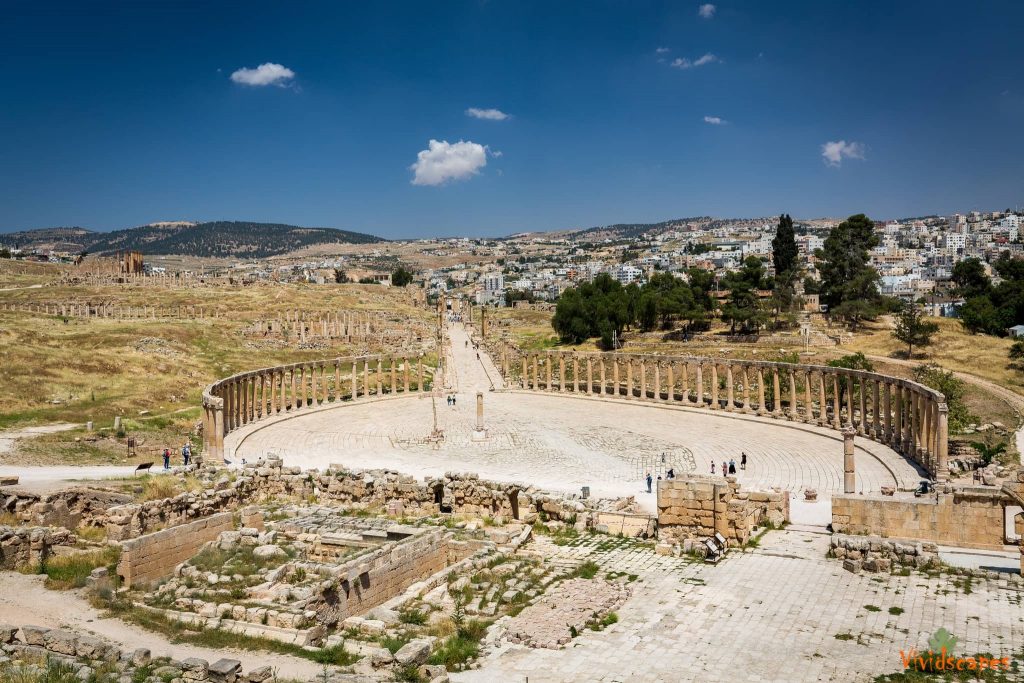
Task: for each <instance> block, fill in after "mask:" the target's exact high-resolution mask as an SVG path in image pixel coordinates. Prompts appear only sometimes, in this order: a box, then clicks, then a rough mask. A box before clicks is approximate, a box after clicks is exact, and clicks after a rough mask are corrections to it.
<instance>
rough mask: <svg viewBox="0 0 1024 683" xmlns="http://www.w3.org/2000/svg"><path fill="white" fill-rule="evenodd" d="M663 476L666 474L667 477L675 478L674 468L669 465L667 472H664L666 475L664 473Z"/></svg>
mask: <svg viewBox="0 0 1024 683" xmlns="http://www.w3.org/2000/svg"><path fill="white" fill-rule="evenodd" d="M665 476H666V477H667V478H668V479H675V478H676V471H675V470H674V469H672V468H671V467H669V468H668V472H667V473H666V475H665Z"/></svg>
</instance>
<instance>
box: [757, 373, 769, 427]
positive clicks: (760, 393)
mask: <svg viewBox="0 0 1024 683" xmlns="http://www.w3.org/2000/svg"><path fill="white" fill-rule="evenodd" d="M766 412H767V410H766V409H765V406H764V368H762V367H761V366H760V365H758V366H757V414H758V415H764V414H765V413H766Z"/></svg>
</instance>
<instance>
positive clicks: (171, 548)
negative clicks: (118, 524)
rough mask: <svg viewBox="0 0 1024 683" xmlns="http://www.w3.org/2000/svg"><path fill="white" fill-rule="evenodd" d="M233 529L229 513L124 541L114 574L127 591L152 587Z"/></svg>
mask: <svg viewBox="0 0 1024 683" xmlns="http://www.w3.org/2000/svg"><path fill="white" fill-rule="evenodd" d="M232 528H234V522H233V520H232V513H230V512H221V513H218V514H215V515H213V516H211V517H207V518H205V519H199V520H196V521H194V522H189V523H188V524H181V525H179V526H175V527H171V528H170V529H164V530H163V531H157V532H154V533H152V534H147V535H145V536H140V537H139V538H136V539H133V540H130V541H124V542H122V544H121V547H122V549H123V550H122V552H121V561H120V562H119V563H118V565H117V574H118V576H120V577H121V580H122V582H123V583H124V585H125V587H127V588H131V587H132V585H133V584H138V583H153V582H155V581H158V580H160V579H162V578H164V577H167V576H170V575H171V574H173V573H174V568H175V567H176V566H177V565H179V564H181V563H182V562H184V561H185V560H188V559H190V558H192V557H193V556H194V555H195V554H196V553H197V552H199V549H200V548H202V547H203V545H204V544H205V543H207V542H208V541H213V540H216V538H217V537H218V536H219V535H220V533H221V532H222V531H231V529H232Z"/></svg>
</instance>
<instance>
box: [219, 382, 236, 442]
mask: <svg viewBox="0 0 1024 683" xmlns="http://www.w3.org/2000/svg"><path fill="white" fill-rule="evenodd" d="M221 393H222V394H223V398H224V426H225V428H226V429H227V430H229V431H230V430H231V429H234V425H233V424H232V421H231V383H230V382H226V383H225V384H223V385H222V386H221Z"/></svg>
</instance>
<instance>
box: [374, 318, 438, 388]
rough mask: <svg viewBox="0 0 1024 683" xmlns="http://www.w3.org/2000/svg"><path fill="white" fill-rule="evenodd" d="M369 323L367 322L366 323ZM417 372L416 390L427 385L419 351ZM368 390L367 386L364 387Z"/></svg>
mask: <svg viewBox="0 0 1024 683" xmlns="http://www.w3.org/2000/svg"><path fill="white" fill-rule="evenodd" d="M367 324H369V323H367ZM416 365H417V372H418V376H419V386H418V387H416V389H417V391H423V390H424V388H425V387H426V385H427V381H426V376H425V375H424V374H423V354H422V353H421V354H420V355H419V357H417V359H416ZM366 390H367V391H369V390H370V389H369V387H367V389H366Z"/></svg>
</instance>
